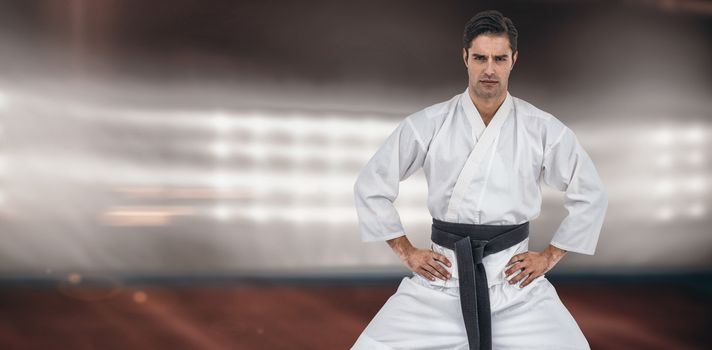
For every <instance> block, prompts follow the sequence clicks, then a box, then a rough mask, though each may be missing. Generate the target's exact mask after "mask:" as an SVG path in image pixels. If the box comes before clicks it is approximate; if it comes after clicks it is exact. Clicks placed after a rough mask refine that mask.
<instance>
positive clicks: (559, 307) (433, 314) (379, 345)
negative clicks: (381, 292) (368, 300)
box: [351, 274, 590, 350]
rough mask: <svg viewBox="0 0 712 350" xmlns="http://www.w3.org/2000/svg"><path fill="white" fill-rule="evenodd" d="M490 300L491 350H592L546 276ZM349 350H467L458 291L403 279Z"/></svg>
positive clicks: (503, 286) (495, 289) (499, 291)
mask: <svg viewBox="0 0 712 350" xmlns="http://www.w3.org/2000/svg"><path fill="white" fill-rule="evenodd" d="M489 294H490V305H491V314H492V347H493V349H495V350H509V349H546V350H553V349H590V347H589V345H588V342H587V341H586V338H585V337H584V335H583V333H582V332H581V330H580V329H579V327H578V325H577V324H576V321H575V320H574V318H573V317H572V316H571V314H570V313H569V311H568V310H567V309H566V307H565V306H564V305H563V304H562V303H561V300H560V299H559V296H558V295H557V293H556V290H555V289H554V286H553V285H551V283H550V282H549V281H548V280H547V279H546V278H545V276H540V277H539V278H537V279H535V280H534V281H532V283H530V284H529V285H527V286H526V287H524V288H520V287H519V283H517V284H513V285H512V284H509V283H508V282H507V281H505V282H503V283H498V284H495V285H493V286H490V287H489ZM351 349H352V350H392V349H393V350H401V349H402V350H416V349H422V350H426V349H428V350H436V349H442V350H453V349H456V350H467V349H469V347H468V344H467V334H466V333H465V325H464V323H463V317H462V310H461V306H460V298H459V288H456V287H454V288H443V287H439V286H433V285H431V284H430V281H428V280H427V279H425V278H423V277H421V276H420V275H417V274H413V276H410V277H404V278H403V280H401V283H400V285H399V286H398V290H397V291H396V293H395V294H394V295H392V296H391V297H390V298H389V299H388V300H387V301H386V303H385V305H383V307H382V308H381V309H380V310H379V311H378V313H377V314H376V316H375V317H374V318H373V319H372V320H371V322H370V323H369V324H368V326H366V328H365V329H364V331H363V332H362V333H361V335H360V336H359V338H358V339H357V340H356V343H355V344H354V345H353V347H352V348H351Z"/></svg>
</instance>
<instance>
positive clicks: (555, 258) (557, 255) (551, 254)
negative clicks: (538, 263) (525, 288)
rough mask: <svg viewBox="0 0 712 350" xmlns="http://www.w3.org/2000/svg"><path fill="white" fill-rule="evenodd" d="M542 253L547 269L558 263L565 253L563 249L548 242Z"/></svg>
mask: <svg viewBox="0 0 712 350" xmlns="http://www.w3.org/2000/svg"><path fill="white" fill-rule="evenodd" d="M542 253H543V254H544V255H545V256H546V257H547V264H548V266H547V271H548V270H551V269H552V268H553V267H554V266H555V265H556V264H558V263H559V260H561V259H562V258H563V257H564V255H566V251H565V250H563V249H561V248H557V247H554V246H553V245H551V244H549V246H548V247H546V249H544V251H543V252H542Z"/></svg>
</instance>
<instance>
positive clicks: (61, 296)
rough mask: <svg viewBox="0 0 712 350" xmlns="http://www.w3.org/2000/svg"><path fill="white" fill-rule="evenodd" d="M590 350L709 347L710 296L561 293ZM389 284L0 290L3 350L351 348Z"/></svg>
mask: <svg viewBox="0 0 712 350" xmlns="http://www.w3.org/2000/svg"><path fill="white" fill-rule="evenodd" d="M557 290H558V292H559V295H560V297H561V299H562V300H563V301H564V303H565V304H566V306H567V307H568V308H569V310H570V311H571V312H572V314H573V315H574V317H575V318H576V319H577V320H578V322H579V324H580V326H581V328H582V329H583V331H584V333H585V334H586V336H587V338H588V339H589V342H590V343H591V346H592V348H593V349H676V350H677V349H710V344H712V336H711V335H710V333H712V328H711V327H710V326H711V325H712V322H710V319H711V317H712V316H711V313H710V311H711V310H712V308H711V307H710V306H711V304H712V303H710V298H709V297H708V296H707V295H705V294H702V293H700V292H695V291H693V290H689V289H685V288H681V287H680V288H678V287H673V286H645V287H631V286H625V287H610V286H601V285H595V286H571V285H565V286H557ZM394 291H395V286H393V287H351V286H350V287H294V286H272V287H192V288H157V287H154V288H118V289H113V290H106V289H81V290H67V289H49V288H39V287H38V288H26V287H21V288H20V287H8V288H3V289H0V310H1V311H0V348H2V349H205V350H223V349H225V350H227V349H329V350H331V349H348V348H349V346H350V345H351V344H352V343H353V341H354V340H355V339H356V337H357V336H358V334H359V333H360V332H361V330H362V329H363V328H364V327H365V325H366V323H367V322H368V321H369V320H370V319H371V317H373V315H374V314H375V313H376V312H377V311H378V309H379V308H380V307H381V305H382V304H383V303H384V302H385V301H386V299H387V298H388V297H389V296H390V295H391V294H392V293H393V292H394Z"/></svg>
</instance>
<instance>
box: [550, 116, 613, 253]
mask: <svg viewBox="0 0 712 350" xmlns="http://www.w3.org/2000/svg"><path fill="white" fill-rule="evenodd" d="M543 180H544V183H545V184H546V185H548V186H550V187H552V188H554V189H556V190H559V191H563V192H565V196H564V207H565V208H566V210H567V211H568V215H567V216H566V217H565V218H564V220H563V221H562V222H561V225H560V226H559V228H558V229H557V231H556V233H555V234H554V236H553V238H552V240H551V245H553V246H555V247H558V248H561V249H564V250H567V251H572V252H576V253H581V254H588V255H593V253H594V252H595V250H596V244H597V243H598V237H599V234H600V232H601V227H602V225H603V219H604V216H605V213H606V209H607V207H608V193H607V192H606V190H605V188H604V187H603V183H602V182H601V179H600V177H599V176H598V172H597V171H596V168H595V167H594V165H593V161H592V160H591V158H590V157H589V156H588V154H587V153H586V151H585V150H584V149H583V147H581V145H580V143H579V142H578V139H577V138H576V135H574V133H573V131H572V130H571V129H569V128H568V127H566V126H564V127H563V130H562V131H561V133H560V134H559V136H558V137H557V138H556V140H555V141H554V143H553V144H552V145H551V146H549V147H547V149H546V150H545V153H544V162H543Z"/></svg>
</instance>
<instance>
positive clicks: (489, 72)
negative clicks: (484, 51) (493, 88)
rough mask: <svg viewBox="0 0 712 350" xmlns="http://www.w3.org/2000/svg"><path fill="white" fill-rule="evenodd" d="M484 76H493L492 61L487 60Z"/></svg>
mask: <svg viewBox="0 0 712 350" xmlns="http://www.w3.org/2000/svg"><path fill="white" fill-rule="evenodd" d="M485 74H487V75H494V62H493V60H492V59H488V60H487V66H486V67H485Z"/></svg>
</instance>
